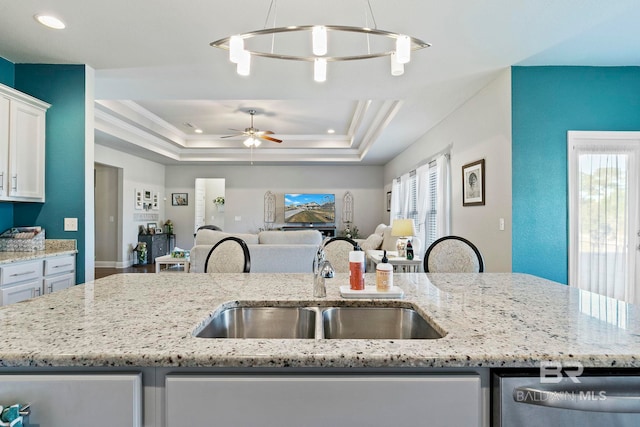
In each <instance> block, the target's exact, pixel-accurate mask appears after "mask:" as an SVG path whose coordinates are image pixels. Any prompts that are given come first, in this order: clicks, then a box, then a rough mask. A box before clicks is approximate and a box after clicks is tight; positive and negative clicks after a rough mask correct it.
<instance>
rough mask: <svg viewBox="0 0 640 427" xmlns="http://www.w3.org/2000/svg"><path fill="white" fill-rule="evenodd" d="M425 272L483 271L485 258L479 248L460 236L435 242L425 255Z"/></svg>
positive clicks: (448, 237) (446, 237)
mask: <svg viewBox="0 0 640 427" xmlns="http://www.w3.org/2000/svg"><path fill="white" fill-rule="evenodd" d="M423 263H424V265H423V266H424V271H425V273H482V272H483V271H484V260H483V259H482V254H480V251H479V250H478V248H477V247H476V246H475V245H474V244H473V243H471V242H470V241H468V240H467V239H465V238H464V237H459V236H445V237H441V238H440V239H438V240H436V241H435V242H433V243H432V244H431V245H430V246H429V248H428V249H427V252H426V253H425V255H424V261H423Z"/></svg>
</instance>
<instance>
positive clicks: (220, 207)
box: [213, 196, 224, 212]
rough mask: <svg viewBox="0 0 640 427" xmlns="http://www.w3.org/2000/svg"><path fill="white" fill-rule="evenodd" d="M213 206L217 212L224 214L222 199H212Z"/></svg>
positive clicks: (220, 197) (221, 197)
mask: <svg viewBox="0 0 640 427" xmlns="http://www.w3.org/2000/svg"><path fill="white" fill-rule="evenodd" d="M213 204H214V205H216V206H217V207H218V212H224V197H223V196H218V197H216V198H215V199H213Z"/></svg>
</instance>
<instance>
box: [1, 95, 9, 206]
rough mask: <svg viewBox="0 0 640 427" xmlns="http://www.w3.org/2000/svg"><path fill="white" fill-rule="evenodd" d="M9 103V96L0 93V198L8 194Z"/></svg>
mask: <svg viewBox="0 0 640 427" xmlns="http://www.w3.org/2000/svg"><path fill="white" fill-rule="evenodd" d="M9 105H10V100H9V98H7V97H6V96H3V95H2V94H0V198H3V197H6V196H7V195H8V194H9V111H10V107H9Z"/></svg>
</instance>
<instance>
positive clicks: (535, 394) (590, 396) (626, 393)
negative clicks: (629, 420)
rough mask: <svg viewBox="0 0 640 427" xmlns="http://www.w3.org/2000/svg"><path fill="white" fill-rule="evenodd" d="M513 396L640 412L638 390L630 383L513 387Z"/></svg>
mask: <svg viewBox="0 0 640 427" xmlns="http://www.w3.org/2000/svg"><path fill="white" fill-rule="evenodd" d="M513 400H514V401H516V402H518V403H524V404H528V405H538V406H545V407H549V408H559V409H574V410H578V411H589V412H610V413H640V390H638V388H637V387H632V386H630V385H629V386H625V385H622V386H616V387H615V388H607V387H606V386H604V387H594V386H592V387H590V388H589V389H571V388H568V389H544V388H535V387H517V388H514V390H513Z"/></svg>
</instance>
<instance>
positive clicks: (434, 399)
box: [166, 374, 482, 427]
mask: <svg viewBox="0 0 640 427" xmlns="http://www.w3.org/2000/svg"><path fill="white" fill-rule="evenodd" d="M166 403H167V411H166V414H167V427H182V426H189V427H200V426H202V427H204V426H211V425H214V424H215V425H221V426H234V427H243V426H247V427H248V426H251V427H253V426H261V427H269V426H274V427H275V426H277V427H282V426H294V425H295V426H305V427H327V426H331V427H353V426H367V427H375V426H380V427H389V426H393V427H402V426H411V427H413V426H418V425H425V426H426V425H428V426H429V427H439V426H442V427H444V426H465V427H471V426H480V423H481V419H482V418H481V393H480V378H479V376H477V375H473V374H469V375H376V376H374V375H371V376H357V375H317V376H310V375H305V376H296V375H288V376H284V375H282V376H280V375H274V376H270V375H264V376H257V375H234V376H232V375H228V376H224V375H219V376H215V375H168V376H167V380H166Z"/></svg>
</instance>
